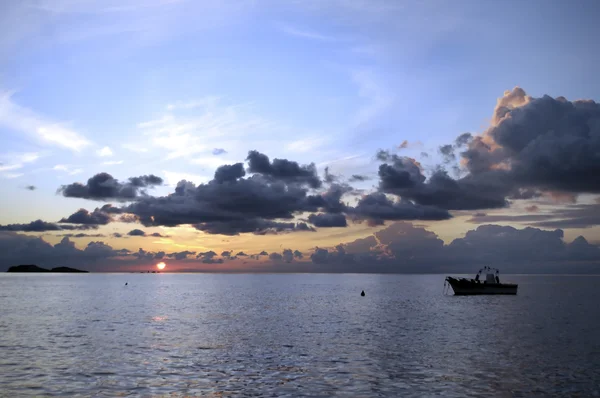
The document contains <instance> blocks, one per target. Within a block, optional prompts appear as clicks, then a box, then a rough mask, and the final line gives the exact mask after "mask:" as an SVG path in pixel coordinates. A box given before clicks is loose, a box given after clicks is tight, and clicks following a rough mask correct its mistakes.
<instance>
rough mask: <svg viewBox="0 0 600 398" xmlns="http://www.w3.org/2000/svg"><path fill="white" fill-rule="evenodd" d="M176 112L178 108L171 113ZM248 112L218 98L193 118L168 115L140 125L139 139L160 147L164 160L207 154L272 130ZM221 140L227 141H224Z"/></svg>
mask: <svg viewBox="0 0 600 398" xmlns="http://www.w3.org/2000/svg"><path fill="white" fill-rule="evenodd" d="M176 109H178V107H175V108H173V109H171V111H175V110H176ZM251 110H252V109H251V105H248V104H235V105H224V104H221V101H220V100H218V99H216V100H212V101H207V103H206V104H203V106H202V109H201V110H200V111H198V112H194V116H193V117H190V116H187V115H185V114H181V113H178V112H169V113H167V114H165V115H163V116H162V117H160V118H158V119H155V120H151V121H147V122H143V123H139V124H138V129H139V130H140V131H141V134H142V137H141V138H140V140H144V141H148V142H149V143H150V144H151V145H152V146H154V147H157V148H160V150H161V151H162V152H163V153H165V155H166V156H165V158H166V159H182V158H183V159H190V158H192V157H194V156H197V155H204V154H206V155H209V154H211V153H212V150H213V149H214V148H215V146H217V145H218V146H221V145H223V146H225V145H228V144H229V143H231V142H235V141H236V140H244V139H248V137H251V139H252V140H257V139H259V138H261V137H263V136H265V134H268V133H269V132H270V131H271V130H272V129H273V126H274V124H273V123H272V122H269V121H267V120H264V119H263V118H261V117H258V116H256V115H254V114H252V112H251ZM224 137H227V141H223V139H224ZM269 137H270V136H269ZM266 138H268V137H266ZM208 143H211V145H208Z"/></svg>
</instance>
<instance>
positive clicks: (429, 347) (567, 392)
mask: <svg viewBox="0 0 600 398" xmlns="http://www.w3.org/2000/svg"><path fill="white" fill-rule="evenodd" d="M503 279H510V280H511V281H514V282H518V283H519V284H520V286H519V295H518V296H478V297H477V296H476V297H453V296H444V295H443V294H442V291H443V280H444V276H443V275H328V274H288V275H251V274H240V275H225V274H85V275H77V274H3V275H0V298H1V299H2V300H1V303H2V306H1V308H0V395H2V396H19V397H22V396H37V397H42V396H78V395H79V396H90V395H93V396H126V395H131V396H163V395H164V396H167V395H169V396H278V397H281V396H392V397H400V396H402V397H407V396H416V397H422V396H433V395H440V396H448V397H465V396H482V397H490V396H494V397H512V396H522V397H531V396H542V397H553V396H582V397H593V396H600V310H599V309H598V306H599V305H600V304H599V303H600V293H599V290H598V283H599V282H600V277H588V276H585V277H582V276H572V277H561V276H508V277H507V276H504V277H503ZM125 282H128V286H125ZM363 289H364V290H365V292H366V296H365V297H361V296H360V292H361V290H363Z"/></svg>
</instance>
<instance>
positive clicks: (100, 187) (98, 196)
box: [58, 173, 163, 201]
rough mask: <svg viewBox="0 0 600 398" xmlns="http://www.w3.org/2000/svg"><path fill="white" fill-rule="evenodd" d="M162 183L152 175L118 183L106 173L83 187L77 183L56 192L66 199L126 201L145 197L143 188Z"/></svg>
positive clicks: (90, 180)
mask: <svg viewBox="0 0 600 398" xmlns="http://www.w3.org/2000/svg"><path fill="white" fill-rule="evenodd" d="M162 183H163V180H162V178H160V177H157V176H155V175H152V174H150V175H144V176H140V177H131V178H129V180H127V181H126V182H119V181H118V180H116V179H114V178H113V176H111V175H110V174H108V173H99V174H96V175H95V176H93V177H91V178H90V179H88V181H87V183H86V184H85V185H84V184H81V183H79V182H76V183H73V184H69V185H63V186H61V187H60V188H59V189H58V192H60V193H62V195H63V196H65V197H67V198H81V199H91V200H109V199H114V200H119V201H128V200H133V199H136V198H138V197H140V196H144V195H146V191H145V189H144V188H152V187H154V186H157V185H161V184H162Z"/></svg>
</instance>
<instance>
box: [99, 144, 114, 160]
mask: <svg viewBox="0 0 600 398" xmlns="http://www.w3.org/2000/svg"><path fill="white" fill-rule="evenodd" d="M96 154H98V156H100V157H110V156H112V155H113V151H112V149H110V148H109V147H107V146H105V147H104V148H101V149H98V151H96Z"/></svg>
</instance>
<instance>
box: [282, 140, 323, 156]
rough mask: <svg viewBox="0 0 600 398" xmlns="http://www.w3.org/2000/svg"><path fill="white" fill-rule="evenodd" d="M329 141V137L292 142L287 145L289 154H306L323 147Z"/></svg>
mask: <svg viewBox="0 0 600 398" xmlns="http://www.w3.org/2000/svg"><path fill="white" fill-rule="evenodd" d="M327 141H328V137H307V138H302V139H299V140H295V141H292V142H290V143H288V144H286V145H285V149H286V150H287V151H289V152H296V153H304V152H310V151H313V150H316V149H318V148H320V147H322V146H323V145H324V144H325V143H326V142H327Z"/></svg>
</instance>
